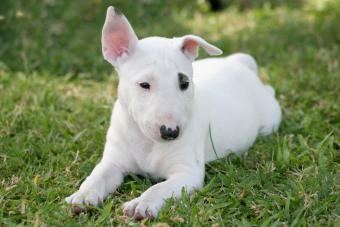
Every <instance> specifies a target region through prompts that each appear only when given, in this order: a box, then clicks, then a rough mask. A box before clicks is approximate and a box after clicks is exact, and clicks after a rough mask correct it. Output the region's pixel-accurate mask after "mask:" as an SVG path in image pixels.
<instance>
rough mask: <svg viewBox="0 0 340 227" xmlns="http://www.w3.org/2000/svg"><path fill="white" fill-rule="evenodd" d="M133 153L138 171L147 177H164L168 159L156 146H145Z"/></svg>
mask: <svg viewBox="0 0 340 227" xmlns="http://www.w3.org/2000/svg"><path fill="white" fill-rule="evenodd" d="M143 148H144V149H139V151H138V152H136V154H135V156H134V157H135V162H136V163H137V165H138V172H139V174H142V175H144V176H147V177H152V178H166V175H167V171H166V170H167V169H168V168H167V166H168V165H169V159H167V155H165V154H164V151H162V150H159V149H158V148H157V147H156V146H151V147H150V146H145V147H143Z"/></svg>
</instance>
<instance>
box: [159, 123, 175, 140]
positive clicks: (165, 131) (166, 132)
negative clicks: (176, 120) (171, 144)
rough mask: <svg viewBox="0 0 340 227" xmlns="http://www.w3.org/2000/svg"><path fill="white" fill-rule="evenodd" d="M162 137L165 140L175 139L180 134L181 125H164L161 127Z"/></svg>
mask: <svg viewBox="0 0 340 227" xmlns="http://www.w3.org/2000/svg"><path fill="white" fill-rule="evenodd" d="M160 132H161V137H162V139H165V140H174V139H176V138H177V137H178V135H179V127H178V126H177V127H176V129H172V128H166V127H165V125H162V126H161V128H160Z"/></svg>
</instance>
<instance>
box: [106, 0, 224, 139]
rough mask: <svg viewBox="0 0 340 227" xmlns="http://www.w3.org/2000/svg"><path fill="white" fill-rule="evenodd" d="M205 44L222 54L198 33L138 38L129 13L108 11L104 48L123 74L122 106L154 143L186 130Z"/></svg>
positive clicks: (172, 137) (208, 51)
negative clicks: (195, 73)
mask: <svg viewBox="0 0 340 227" xmlns="http://www.w3.org/2000/svg"><path fill="white" fill-rule="evenodd" d="M199 46H201V47H202V48H203V49H204V50H205V51H206V52H207V53H208V54H210V55H219V54H221V53H222V51H221V50H220V49H218V48H217V47H215V46H213V45H211V44H209V43H207V42H206V41H205V40H203V39H202V38H200V37H198V36H194V35H187V36H183V37H180V38H173V39H167V38H161V37H149V38H145V39H141V40H138V38H137V36H136V34H135V32H134V31H133V29H132V27H131V26H130V24H129V22H128V21H127V19H126V18H125V16H124V15H123V14H122V13H121V12H119V11H118V10H117V9H114V8H113V7H109V8H108V9H107V14H106V20H105V24H104V27H103V31H102V51H103V55H104V58H105V59H106V60H107V61H108V62H110V63H111V64H112V65H113V66H114V67H115V68H116V70H117V72H118V75H119V86H118V97H119V101H120V103H121V104H122V106H123V107H124V108H125V109H126V110H127V111H128V113H129V114H130V115H131V116H132V118H133V119H134V120H135V121H136V123H137V124H138V126H139V128H140V130H141V131H142V132H143V134H144V135H146V136H147V137H149V138H150V139H152V140H153V141H164V140H173V139H176V138H177V137H178V136H179V135H180V133H181V132H182V131H183V130H184V129H185V125H186V122H187V119H188V118H189V116H190V114H191V109H192V105H193V101H194V100H193V98H194V84H193V82H192V75H193V69H192V61H193V60H194V59H195V58H196V57H197V55H198V47H199Z"/></svg>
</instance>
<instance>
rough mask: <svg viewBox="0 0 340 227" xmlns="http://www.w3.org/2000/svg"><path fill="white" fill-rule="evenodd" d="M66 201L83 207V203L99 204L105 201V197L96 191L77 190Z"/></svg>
mask: <svg viewBox="0 0 340 227" xmlns="http://www.w3.org/2000/svg"><path fill="white" fill-rule="evenodd" d="M65 201H66V202H67V203H69V204H73V205H78V206H79V207H83V205H89V206H98V205H100V204H101V203H102V202H103V197H102V196H100V195H99V194H98V193H97V192H95V191H77V192H75V193H73V194H72V195H70V196H69V197H67V198H66V199H65Z"/></svg>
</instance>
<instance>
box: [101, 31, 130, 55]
mask: <svg viewBox="0 0 340 227" xmlns="http://www.w3.org/2000/svg"><path fill="white" fill-rule="evenodd" d="M104 43H105V44H104V46H103V51H104V53H105V54H106V55H107V57H109V58H111V59H113V60H117V58H118V57H120V56H122V55H123V53H124V52H127V51H128V49H129V39H128V37H126V35H124V32H122V33H117V32H112V33H110V34H106V35H105V37H104Z"/></svg>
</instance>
